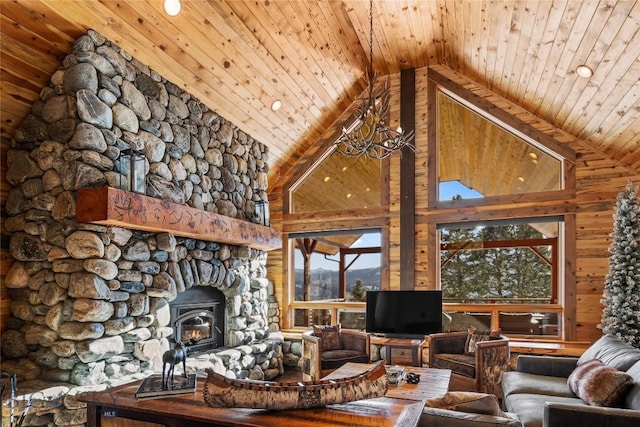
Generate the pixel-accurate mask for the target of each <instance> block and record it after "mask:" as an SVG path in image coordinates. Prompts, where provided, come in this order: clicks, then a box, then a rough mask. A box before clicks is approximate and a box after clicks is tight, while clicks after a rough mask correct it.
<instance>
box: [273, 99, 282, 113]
mask: <svg viewBox="0 0 640 427" xmlns="http://www.w3.org/2000/svg"><path fill="white" fill-rule="evenodd" d="M280 107H282V101H280V100H279V99H276V100H275V101H273V102H272V103H271V111H278V110H279V109H280Z"/></svg>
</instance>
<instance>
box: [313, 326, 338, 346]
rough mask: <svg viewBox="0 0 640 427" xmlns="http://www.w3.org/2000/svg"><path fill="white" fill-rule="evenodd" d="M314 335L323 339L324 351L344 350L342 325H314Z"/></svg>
mask: <svg viewBox="0 0 640 427" xmlns="http://www.w3.org/2000/svg"><path fill="white" fill-rule="evenodd" d="M313 334H314V335H315V336H317V337H320V338H321V339H322V351H327V350H340V349H342V336H341V335H340V324H337V325H313Z"/></svg>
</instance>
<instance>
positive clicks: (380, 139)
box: [334, 0, 415, 159]
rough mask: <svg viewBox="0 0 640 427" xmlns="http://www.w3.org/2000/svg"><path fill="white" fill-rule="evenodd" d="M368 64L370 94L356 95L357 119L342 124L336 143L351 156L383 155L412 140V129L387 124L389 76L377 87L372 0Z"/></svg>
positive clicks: (378, 156) (339, 148)
mask: <svg viewBox="0 0 640 427" xmlns="http://www.w3.org/2000/svg"><path fill="white" fill-rule="evenodd" d="M369 28H370V29H369V68H368V70H367V80H368V88H367V91H368V96H367V97H366V98H360V99H357V100H356V101H355V102H356V106H355V114H356V115H357V116H358V119H357V120H356V121H355V123H354V124H353V125H352V126H350V127H349V129H346V128H342V134H341V135H340V137H339V138H338V139H337V140H336V142H335V143H334V144H335V146H336V150H337V151H338V152H339V153H341V154H343V155H345V156H348V157H356V158H357V157H362V156H366V157H370V158H372V159H384V158H385V157H387V156H389V155H391V154H393V152H395V151H397V150H400V149H402V148H403V147H409V148H411V150H413V151H415V147H414V146H413V144H412V140H413V131H412V132H409V133H406V134H405V133H404V131H403V130H402V128H401V127H398V128H397V129H396V130H393V129H391V128H389V127H388V126H386V125H385V122H384V121H385V119H386V118H388V117H389V98H390V96H391V95H390V88H389V78H386V79H385V81H384V84H383V85H382V87H381V88H380V89H379V90H378V91H377V93H376V90H375V84H376V77H377V74H376V73H375V72H374V71H373V0H370V1H369Z"/></svg>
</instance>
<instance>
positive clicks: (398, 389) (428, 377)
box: [323, 362, 451, 403]
mask: <svg viewBox="0 0 640 427" xmlns="http://www.w3.org/2000/svg"><path fill="white" fill-rule="evenodd" d="M370 367H371V365H370V364H367V363H351V362H349V363H346V364H344V365H342V367H340V368H338V369H336V370H335V371H333V372H332V373H331V374H329V375H327V376H326V377H324V378H323V379H337V378H343V377H347V376H351V375H358V374H359V373H362V372H364V371H366V370H367V369H368V368H370ZM404 368H405V377H406V374H408V373H409V372H413V373H416V374H420V382H419V383H418V384H409V383H408V382H407V381H406V380H402V381H400V384H398V385H393V384H389V388H388V389H387V394H386V395H385V396H386V397H391V398H394V399H408V400H417V401H420V402H422V403H424V401H426V400H427V399H429V398H432V397H440V396H442V395H444V394H445V393H446V392H447V391H449V381H450V380H451V370H449V369H435V368H417V367H413V366H405V367H404Z"/></svg>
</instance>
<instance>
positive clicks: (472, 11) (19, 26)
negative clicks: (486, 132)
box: [0, 0, 640, 185]
mask: <svg viewBox="0 0 640 427" xmlns="http://www.w3.org/2000/svg"><path fill="white" fill-rule="evenodd" d="M162 6H163V0H146V1H143V0H136V1H125V0H119V1H113V0H101V1H78V0H72V1H70V0H47V1H41V0H15V1H5V0H2V1H0V8H1V13H0V18H1V19H2V20H1V21H0V24H1V25H0V32H1V36H2V38H1V44H2V45H1V50H0V60H1V64H0V69H1V72H2V74H1V76H0V83H1V85H2V86H1V87H2V94H1V99H0V101H1V106H0V111H1V114H2V119H1V126H2V129H1V134H2V139H3V148H5V149H6V147H7V145H8V144H9V138H10V136H11V134H12V133H13V131H14V129H15V127H16V126H17V125H18V124H19V123H20V121H21V120H22V119H23V118H24V117H26V115H27V113H28V111H29V109H30V106H31V104H32V103H33V101H34V100H36V99H37V98H38V94H39V92H40V89H41V88H42V87H43V86H46V85H47V84H48V82H49V79H50V77H51V75H52V74H53V72H54V71H55V70H56V69H57V67H58V66H59V65H60V64H61V62H62V60H63V59H64V57H65V55H66V54H67V53H69V52H70V51H71V46H72V43H73V41H74V40H75V39H77V38H78V37H79V36H81V35H82V34H84V33H85V32H86V31H87V30H88V29H94V30H96V31H97V32H99V33H101V34H102V35H103V36H105V37H106V38H108V39H110V40H111V41H113V42H115V43H116V44H117V45H119V46H120V47H121V48H123V49H124V50H126V51H127V52H128V53H130V54H131V55H132V56H134V57H136V58H137V59H138V60H140V61H141V62H143V63H145V64H147V65H149V66H150V67H151V68H153V69H155V70H156V71H158V72H159V73H160V74H161V75H163V76H164V77H166V78H167V79H169V80H171V81H172V82H174V83H176V84H177V85H179V86H180V87H182V88H183V89H185V90H186V91H188V92H190V93H191V94H193V95H195V96H196V97H198V98H199V99H200V100H201V101H203V102H204V103H205V104H207V105H208V106H209V107H211V108H213V109H214V110H216V111H217V112H218V113H220V114H221V115H222V116H224V117H225V118H227V119H228V120H230V121H231V122H233V123H235V124H236V125H238V126H239V127H240V128H242V129H243V130H244V131H246V132H247V133H249V134H250V135H252V136H253V137H254V138H256V139H258V140H259V141H261V142H263V143H265V144H267V145H268V146H269V147H270V166H271V176H270V183H271V185H273V184H275V183H277V182H278V179H279V177H280V176H283V175H286V171H287V170H289V169H290V168H291V167H292V166H293V165H294V164H295V162H296V160H297V159H299V158H300V157H301V156H302V155H303V153H304V152H305V151H306V150H307V149H309V147H311V146H313V144H314V143H316V141H317V140H318V138H319V137H320V136H321V135H322V133H323V132H324V131H325V130H326V129H327V128H328V127H329V126H331V124H332V123H333V122H334V121H335V120H336V119H337V118H338V117H339V116H340V114H342V113H343V112H344V111H345V110H346V109H347V107H348V106H349V105H350V104H351V102H352V101H353V100H354V98H355V97H356V96H358V95H359V94H360V93H361V92H362V90H363V89H364V88H365V79H364V72H365V69H366V66H367V63H368V61H369V2H368V1H362V0H344V1H334V0H320V1H302V0H261V1H257V0H254V1H239V0H216V1H189V0H182V12H181V13H180V14H179V15H178V16H176V17H170V16H167V15H166V14H165V13H164V12H163V9H162ZM639 31H640V3H639V2H637V1H630V0H619V1H614V0H610V1H588V0H585V1H561V0H559V1H547V0H542V1H536V0H529V1H520V0H518V1H501V0H495V1H491V0H464V1H462V0H429V1H411V0H384V1H382V0H375V1H374V3H373V33H374V37H373V61H374V68H375V69H376V70H377V71H378V72H379V73H380V74H391V73H397V72H399V71H400V70H402V69H406V68H413V67H416V68H417V67H424V66H428V65H434V64H445V65H448V66H449V67H451V68H453V69H455V70H458V71H460V72H462V73H463V74H465V75H467V76H468V77H470V78H472V79H474V80H475V81H477V82H478V83H480V84H482V85H484V86H486V87H488V88H489V89H491V90H493V91H494V92H496V93H498V94H500V95H502V96H504V97H505V98H507V99H509V100H511V101H513V102H515V103H517V104H519V105H520V106H522V107H524V108H526V109H527V110H529V111H531V112H532V113H534V114H536V115H537V116H539V117H540V118H542V119H545V120H547V121H548V122H550V123H553V124H554V125H556V126H558V127H560V128H562V129H563V130H565V131H567V132H569V133H571V134H573V135H574V136H576V137H577V138H579V139H581V140H583V141H585V142H586V143H588V144H590V145H591V146H592V147H593V148H594V149H595V150H597V151H599V152H601V153H602V154H603V155H606V156H609V157H611V158H613V159H615V160H616V161H617V163H618V164H620V165H623V166H626V167H627V168H631V169H635V170H638V169H640V148H639V144H640V32H639ZM580 64H586V65H588V66H589V67H590V68H591V69H592V70H593V71H594V74H593V76H592V77H590V78H582V77H578V76H577V74H576V71H575V70H576V67H577V66H578V65H580ZM274 100H280V101H282V104H283V106H282V108H281V109H280V110H278V111H275V112H274V111H272V110H271V104H272V102H273V101H274ZM3 167H4V165H3Z"/></svg>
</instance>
